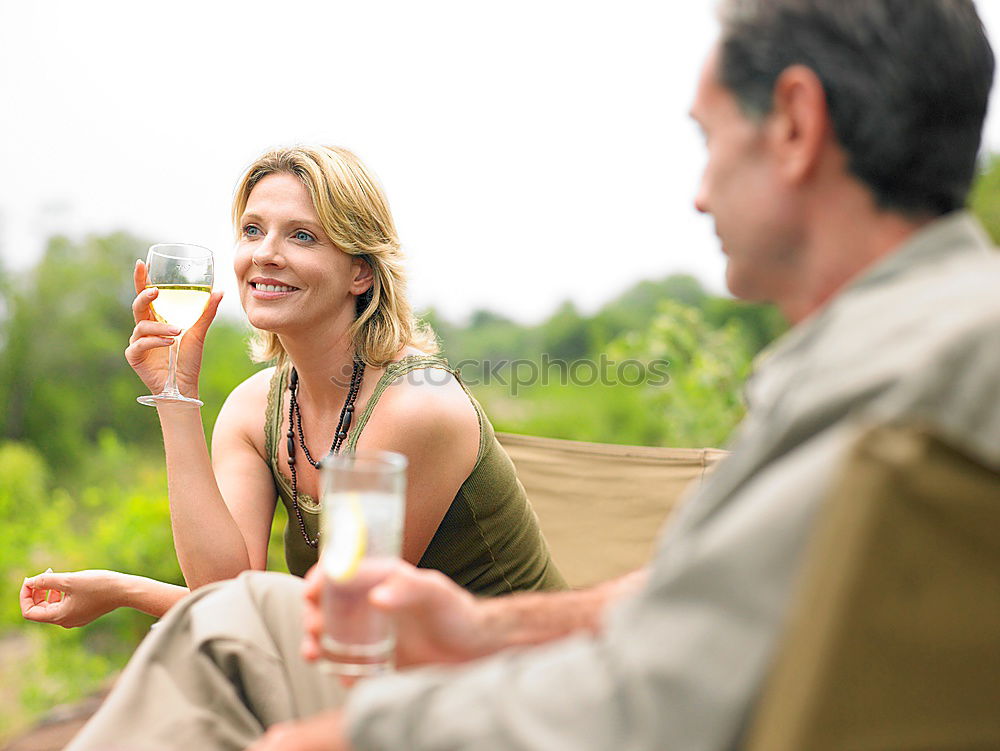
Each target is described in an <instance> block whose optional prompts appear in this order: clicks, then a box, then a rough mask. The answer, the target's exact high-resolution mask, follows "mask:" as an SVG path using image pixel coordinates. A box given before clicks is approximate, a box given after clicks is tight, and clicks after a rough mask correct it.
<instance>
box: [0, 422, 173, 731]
mask: <svg viewBox="0 0 1000 751" xmlns="http://www.w3.org/2000/svg"><path fill="white" fill-rule="evenodd" d="M85 449H86V451H85V453H86V455H87V461H86V463H85V465H84V466H83V467H82V468H81V469H80V470H78V471H77V472H76V474H75V477H73V478H72V481H71V482H69V483H67V484H62V483H61V481H60V480H58V479H57V478H56V474H55V473H54V472H53V471H52V469H51V468H50V467H49V466H48V465H47V463H46V462H45V460H44V459H43V457H42V455H41V453H40V452H39V451H38V450H36V449H34V448H33V447H31V446H28V445H26V444H23V443H4V444H0V527H2V529H3V530H4V543H5V544H4V545H3V546H0V593H2V595H3V596H2V597H0V643H3V640H8V639H14V638H17V637H18V636H19V635H22V634H24V633H25V632H27V635H28V644H29V645H31V648H29V649H28V650H25V652H24V654H23V662H24V665H23V668H24V669H22V670H19V671H17V672H16V673H12V674H11V678H10V679H8V678H7V677H6V675H5V681H7V680H9V681H10V682H9V683H8V684H7V687H6V688H7V691H9V692H15V691H16V696H15V697H14V698H15V699H17V700H18V704H16V705H15V706H8V707H5V708H4V709H3V710H0V738H2V737H3V735H4V733H5V731H6V730H9V729H11V728H12V727H14V726H15V724H16V723H18V722H19V718H22V717H30V716H33V714H37V712H38V711H41V710H43V709H48V708H50V707H52V706H53V705H55V704H57V703H61V702H65V701H71V700H73V699H76V698H78V697H80V696H83V695H85V694H87V693H90V692H92V691H93V690H94V689H95V688H97V687H98V686H99V685H100V684H101V683H102V682H103V681H105V680H107V677H108V675H110V674H111V673H112V672H113V671H115V670H117V669H119V668H121V667H122V665H124V663H125V661H126V660H127V659H128V656H129V655H130V654H131V652H132V650H133V649H134V646H135V644H137V643H138V641H139V640H140V639H141V638H142V636H143V635H144V634H145V633H146V631H147V630H148V628H149V624H150V622H151V621H152V619H151V618H149V617H147V616H144V615H141V614H139V613H137V612H135V611H131V610H119V611H116V612H114V613H112V614H110V615H108V616H105V617H104V618H100V619H98V620H97V621H95V622H94V623H92V624H90V625H89V626H87V627H85V628H82V629H73V630H69V631H67V630H63V629H61V628H57V627H53V626H46V625H40V624H27V623H25V622H24V621H23V620H22V619H21V615H20V609H19V606H18V602H17V599H18V592H19V590H20V587H21V583H22V580H23V578H24V577H25V576H31V575H34V574H37V573H40V572H41V571H44V570H45V569H46V568H48V567H51V568H53V569H55V570H57V571H64V570H76V569H83V568H107V569H114V570H118V571H125V572H128V573H136V574H142V575H145V576H151V577H154V578H157V579H161V580H164V581H170V582H174V583H182V579H181V574H180V569H179V567H178V565H177V561H176V557H175V555H174V551H173V540H172V538H171V534H170V520H169V510H168V504H167V496H166V473H165V471H164V469H163V461H162V458H161V457H157V456H150V455H148V454H146V453H145V452H144V451H142V450H141V449H137V448H135V447H130V446H128V445H127V444H125V443H123V442H122V441H121V440H119V439H118V438H117V437H116V436H115V435H114V434H113V433H111V432H110V431H108V430H104V431H102V433H101V434H100V435H99V437H98V439H97V441H96V442H95V443H94V444H92V445H89V446H86V447H85Z"/></svg>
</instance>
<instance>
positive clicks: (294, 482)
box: [21, 147, 565, 626]
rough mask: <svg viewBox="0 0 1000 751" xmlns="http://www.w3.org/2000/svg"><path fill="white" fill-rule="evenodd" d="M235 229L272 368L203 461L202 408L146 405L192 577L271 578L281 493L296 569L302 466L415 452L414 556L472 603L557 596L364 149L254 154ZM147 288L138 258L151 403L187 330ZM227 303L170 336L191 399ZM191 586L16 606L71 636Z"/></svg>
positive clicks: (135, 357)
mask: <svg viewBox="0 0 1000 751" xmlns="http://www.w3.org/2000/svg"><path fill="white" fill-rule="evenodd" d="M233 220H234V225H235V229H236V232H237V236H238V240H237V247H236V256H235V263H234V269H235V272H236V280H237V284H238V288H239V293H240V301H241V303H242V305H243V309H244V311H245V312H246V315H247V318H248V319H249V321H250V323H251V324H252V325H253V326H254V328H255V329H256V330H257V333H258V336H257V338H256V341H255V347H254V354H255V356H256V358H257V359H259V360H273V361H274V362H275V365H274V367H271V368H268V369H266V370H263V371H260V372H258V373H257V374H255V375H253V376H251V377H250V378H248V379H247V380H246V381H244V382H243V383H242V384H240V385H239V386H237V387H236V388H235V389H234V390H233V392H232V393H231V394H230V395H229V397H228V399H227V400H226V402H225V404H224V405H223V407H222V410H221V412H220V414H219V417H218V421H217V422H216V425H215V430H214V432H213V436H212V453H211V458H210V457H209V452H208V448H207V446H206V441H205V437H204V433H203V430H202V422H201V414H200V412H199V411H198V410H197V409H191V408H190V407H187V406H178V405H176V404H173V405H171V404H167V405H165V406H158V408H157V409H158V413H159V418H160V425H161V428H162V430H163V441H164V446H165V450H166V459H167V479H168V490H169V496H170V516H171V525H172V528H173V535H174V544H175V547H176V550H177V557H178V560H179V562H180V565H181V570H182V571H183V573H184V578H185V581H186V582H187V584H188V586H189V587H191V588H197V587H200V586H203V585H205V584H208V583H210V582H213V581H217V580H220V579H227V578H231V577H234V576H236V575H237V574H239V573H240V572H241V571H244V570H246V569H263V568H264V567H265V564H266V558H267V543H268V537H269V533H270V528H271V521H272V517H273V514H274V510H275V506H276V503H277V500H278V499H280V500H281V502H282V503H283V505H285V507H286V509H287V511H288V517H289V519H288V524H287V526H286V529H285V537H284V539H285V558H286V561H287V562H288V566H289V570H290V571H291V572H292V573H294V574H298V575H300V576H301V575H303V574H304V573H305V572H306V571H307V570H308V568H309V567H310V566H311V565H312V564H313V563H314V562H315V561H316V558H317V551H316V543H317V536H318V530H317V517H318V510H319V509H318V505H317V503H316V501H315V499H316V498H317V496H318V489H319V472H318V471H317V469H316V465H315V463H314V461H313V460H314V459H316V460H318V459H319V458H321V457H322V456H324V455H325V454H326V453H327V452H328V451H329V450H331V449H332V450H335V451H336V450H341V449H343V450H352V449H354V448H358V449H382V450H390V451H398V452H400V453H402V454H405V455H406V456H407V458H408V459H409V470H408V475H407V479H408V489H407V512H406V520H405V531H404V541H403V558H405V559H406V560H407V561H409V562H411V563H415V564H418V565H421V566H424V567H432V568H437V569H440V570H442V571H443V572H445V573H446V574H448V575H449V576H451V577H452V578H453V579H455V581H457V582H458V583H459V584H461V585H462V586H464V587H466V588H468V589H469V590H470V591H473V592H475V593H478V594H484V595H494V594H502V593H505V592H510V591H513V590H515V589H552V588H558V587H562V586H565V584H564V582H563V580H562V577H561V576H560V575H559V573H558V571H557V570H556V569H555V567H554V565H553V564H552V561H551V559H550V558H549V554H548V550H547V548H546V546H545V542H544V540H543V539H542V537H541V534H540V532H539V530H538V526H537V521H536V519H535V516H534V514H533V512H532V511H531V508H530V506H529V505H528V503H527V500H526V498H525V496H524V490H523V488H522V487H521V485H520V483H519V482H518V481H517V478H516V476H515V474H514V468H513V465H512V464H511V462H510V460H509V459H508V457H507V456H506V454H505V453H504V452H503V449H502V448H501V447H500V445H499V444H498V443H497V441H496V438H495V436H494V434H493V429H492V427H491V425H490V423H489V421H488V420H487V419H486V417H485V415H484V414H483V411H482V409H481V408H480V407H479V405H478V403H477V402H476V401H475V399H473V398H472V396H471V395H470V394H469V393H468V391H467V390H466V389H465V386H464V385H463V384H462V383H461V382H460V381H459V379H458V378H457V377H456V376H455V374H454V373H453V372H451V371H450V370H448V366H447V364H446V363H445V361H444V360H443V359H441V358H440V357H438V356H436V354H435V353H436V351H437V345H436V343H435V341H434V337H433V334H432V333H431V332H430V331H429V330H428V329H426V328H425V327H422V326H421V325H420V324H418V323H417V321H416V320H415V319H414V317H413V315H412V313H411V310H410V307H409V303H408V302H407V300H406V296H405V286H406V283H405V278H404V276H403V272H402V268H401V254H400V250H399V241H398V239H397V236H396V229H395V226H394V224H393V220H392V216H391V214H390V212H389V207H388V204H387V202H386V199H385V196H384V195H383V193H382V190H381V189H380V187H379V186H378V184H377V182H376V181H375V179H374V177H373V176H372V175H371V173H369V172H368V170H367V169H366V168H365V166H364V165H363V164H362V163H361V162H360V161H359V160H358V159H357V157H355V156H354V155H353V154H352V153H351V152H349V151H347V150H345V149H341V148H334V147H293V148H285V149H279V150H276V151H271V152H268V153H266V154H264V155H263V156H261V157H260V158H259V159H258V160H257V161H255V162H254V163H253V164H252V165H251V166H250V167H249V169H248V170H247V171H246V173H245V174H244V175H243V178H242V179H241V181H240V183H239V185H238V187H237V189H236V195H235V199H234V201H233ZM145 286H146V269H145V266H144V264H143V263H142V262H141V261H140V262H137V263H136V267H135V287H136V290H137V292H138V294H137V296H136V298H135V301H134V303H133V305H132V310H133V313H134V315H135V321H136V325H135V329H134V331H133V334H132V337H131V339H130V342H129V346H128V348H127V349H126V350H125V355H126V359H127V360H128V362H129V364H130V365H131V366H132V368H133V369H134V370H135V371H136V373H137V374H138V375H139V377H140V378H141V379H142V380H143V382H144V383H145V384H146V386H147V387H148V388H149V389H150V390H151V391H152V392H153V393H157V392H159V391H160V389H161V387H162V385H163V383H164V381H165V378H166V368H167V347H168V346H169V344H170V342H171V341H172V337H173V336H176V335H177V334H178V333H179V331H178V330H177V329H175V328H171V326H169V325H168V324H165V323H161V322H158V321H157V320H156V319H155V317H154V315H153V313H152V311H151V308H150V304H151V303H152V302H153V301H154V300H155V299H156V295H157V291H156V290H155V289H145ZM221 299H222V295H221V293H218V292H215V293H213V294H212V297H211V299H210V300H209V303H208V305H207V307H206V309H205V312H204V313H203V315H202V317H201V319H200V320H199V321H198V323H197V324H196V325H195V326H194V327H192V328H191V330H190V331H189V332H188V333H187V334H186V335H185V336H184V338H183V339H182V343H181V347H182V352H181V356H180V358H179V367H178V375H177V380H178V386H179V388H180V390H181V392H182V393H184V394H186V395H188V396H196V395H197V391H198V372H199V368H200V362H201V352H202V346H203V344H204V339H205V334H206V332H207V331H208V327H209V325H210V324H211V321H212V319H213V318H214V316H215V313H216V310H217V309H218V306H219V303H220V301H221ZM403 376H406V377H405V378H404V377H403ZM47 590H53V592H52V595H54V597H53V596H52V595H49V593H48V592H47ZM186 592H187V590H186V589H184V588H182V587H175V586H173V585H169V584H165V583H163V582H157V581H153V580H150V579H144V578H142V577H134V576H126V575H124V574H119V573H117V572H108V571H88V572H75V573H70V574H41V575H39V576H38V577H34V578H33V579H31V580H27V581H26V582H25V586H24V588H23V589H22V593H21V600H22V612H23V613H24V615H25V617H26V618H28V619H30V620H42V621H47V622H55V623H61V624H62V625H67V626H74V625H82V624H84V623H88V622H90V621H91V620H93V619H94V618H96V617H97V616H99V615H101V614H103V613H105V612H108V611H109V610H112V609H114V608H115V607H120V606H131V607H134V608H137V609H139V610H142V611H144V612H147V613H150V614H152V615H155V616H160V615H162V614H163V613H164V612H165V611H166V610H167V609H168V608H169V607H170V606H171V605H172V604H173V603H174V602H176V601H177V600H178V599H180V598H181V597H182V596H183V595H184V594H186ZM46 597H47V601H46Z"/></svg>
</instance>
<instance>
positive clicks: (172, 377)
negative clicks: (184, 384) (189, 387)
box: [163, 331, 184, 394]
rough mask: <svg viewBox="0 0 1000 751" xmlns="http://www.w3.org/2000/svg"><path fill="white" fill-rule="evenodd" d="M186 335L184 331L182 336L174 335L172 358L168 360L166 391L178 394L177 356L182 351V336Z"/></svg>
mask: <svg viewBox="0 0 1000 751" xmlns="http://www.w3.org/2000/svg"><path fill="white" fill-rule="evenodd" d="M182 336H184V332H183V331H182V332H181V334H180V336H176V337H174V343H173V344H171V345H170V358H169V359H168V360H167V384H166V385H165V386H164V387H163V391H164V393H168V394H177V393H179V392H178V390H177V358H178V356H179V355H180V351H181V337H182Z"/></svg>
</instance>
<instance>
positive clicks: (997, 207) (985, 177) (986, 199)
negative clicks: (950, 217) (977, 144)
mask: <svg viewBox="0 0 1000 751" xmlns="http://www.w3.org/2000/svg"><path fill="white" fill-rule="evenodd" d="M969 204H970V207H971V208H972V211H973V212H974V213H975V214H976V216H977V217H979V221H981V222H982V223H983V226H984V227H986V231H987V232H989V234H990V237H992V238H993V242H994V243H997V244H998V245H1000V154H991V155H989V157H987V159H986V160H985V161H984V163H983V167H982V169H981V170H980V172H979V176H978V178H977V179H976V184H975V185H974V186H973V189H972V195H971V197H970V202H969Z"/></svg>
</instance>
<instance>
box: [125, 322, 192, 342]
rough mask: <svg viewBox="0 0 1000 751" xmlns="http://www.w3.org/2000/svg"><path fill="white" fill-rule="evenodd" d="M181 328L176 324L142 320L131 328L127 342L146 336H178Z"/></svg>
mask: <svg viewBox="0 0 1000 751" xmlns="http://www.w3.org/2000/svg"><path fill="white" fill-rule="evenodd" d="M180 333H181V330H180V329H179V328H177V327H176V326H171V325H170V324H169V323H161V322H160V321H151V320H144V321H139V322H138V323H137V324H136V325H135V328H134V329H132V336H131V337H129V340H128V341H129V344H133V343H135V342H137V341H139V340H140V339H143V338H144V337H147V336H155V337H165V338H168V339H169V338H172V337H175V336H179V335H180Z"/></svg>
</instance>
